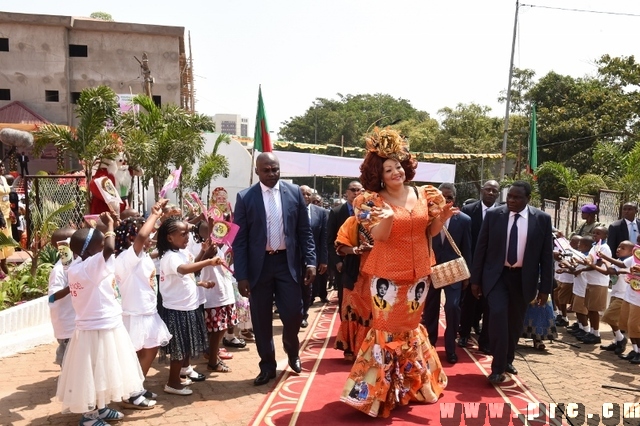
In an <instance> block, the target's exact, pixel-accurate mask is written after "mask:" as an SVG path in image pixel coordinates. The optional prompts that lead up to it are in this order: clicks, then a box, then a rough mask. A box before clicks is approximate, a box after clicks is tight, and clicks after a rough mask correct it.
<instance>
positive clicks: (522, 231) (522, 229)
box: [504, 207, 529, 268]
mask: <svg viewBox="0 0 640 426" xmlns="http://www.w3.org/2000/svg"><path fill="white" fill-rule="evenodd" d="M518 214H519V215H520V217H519V218H518V261H517V262H516V263H515V264H513V265H509V262H507V254H508V253H509V236H510V235H511V227H512V226H513V221H514V216H515V215H516V213H515V212H509V222H508V223H507V247H506V248H507V250H506V251H505V256H504V266H509V267H513V268H522V261H523V259H524V249H525V248H526V247H527V231H528V227H529V208H528V207H525V208H524V210H522V211H521V212H518Z"/></svg>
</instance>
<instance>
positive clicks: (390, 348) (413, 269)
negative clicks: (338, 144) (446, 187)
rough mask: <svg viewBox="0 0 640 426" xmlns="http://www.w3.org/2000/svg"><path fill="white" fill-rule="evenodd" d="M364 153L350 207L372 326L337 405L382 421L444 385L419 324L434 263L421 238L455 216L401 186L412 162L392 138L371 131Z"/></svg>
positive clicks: (423, 191) (424, 190)
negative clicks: (366, 245) (368, 245)
mask: <svg viewBox="0 0 640 426" xmlns="http://www.w3.org/2000/svg"><path fill="white" fill-rule="evenodd" d="M367 149H368V153H367V155H366V156H365V159H364V161H363V163H362V165H361V166H360V171H361V175H360V182H361V183H362V185H363V186H364V188H365V190H366V191H365V193H364V194H361V195H360V196H358V197H357V198H356V199H355V200H354V205H353V206H354V211H355V217H356V218H357V220H358V221H359V223H360V224H362V225H363V226H364V228H365V229H366V230H367V231H369V232H370V233H371V236H372V237H373V240H374V245H373V248H372V250H371V252H370V253H369V255H368V257H367V259H366V261H365V262H363V263H362V265H361V269H362V272H363V274H366V275H368V276H369V289H370V294H371V307H372V313H373V321H372V328H371V330H370V331H369V333H368V334H367V336H366V338H365V340H364V342H363V343H362V346H361V347H360V351H359V352H358V356H357V358H356V361H355V363H354V365H353V367H352V368H351V372H350V373H349V378H348V379H347V383H346V384H345V387H344V389H343V392H342V396H341V398H340V399H341V401H343V402H345V403H347V404H349V405H351V406H353V407H355V408H357V409H358V410H360V411H363V412H365V413H367V414H368V415H370V416H373V417H377V416H381V417H388V416H389V414H390V411H391V410H392V409H393V408H395V407H396V406H398V405H406V404H408V403H409V402H410V401H417V402H422V403H433V402H436V401H437V400H438V398H439V397H440V395H441V393H442V390H443V389H444V388H445V387H446V385H447V376H446V375H445V373H444V371H443V369H442V365H441V363H440V360H439V359H438V355H437V353H436V351H435V349H434V348H433V347H432V346H431V345H430V343H429V339H428V336H427V331H426V329H425V328H424V326H422V325H421V324H420V318H421V316H422V311H423V309H424V301H425V299H426V295H427V291H428V287H429V286H430V281H429V274H430V273H431V265H433V264H435V257H434V255H433V252H431V250H430V249H429V245H428V242H427V232H428V233H429V234H430V235H431V236H436V235H438V234H439V232H440V230H441V229H442V225H443V223H444V222H445V221H446V220H447V219H448V218H450V217H451V216H453V215H454V214H455V213H457V209H456V208H454V207H452V203H449V204H447V203H446V202H445V200H444V197H443V196H442V194H441V193H440V191H439V190H438V189H436V188H434V187H433V186H430V185H427V186H424V187H420V188H417V187H412V186H409V185H408V182H410V181H411V179H412V178H413V177H414V176H415V168H416V167H417V162H416V161H415V160H414V159H413V158H412V156H411V154H410V153H409V151H408V149H407V145H406V142H405V140H404V139H403V138H402V137H401V136H400V134H398V132H396V131H394V130H391V129H383V130H379V129H375V130H374V132H373V134H372V135H371V136H370V137H368V138H367ZM425 288H426V290H425ZM374 298H376V301H377V302H378V303H374ZM415 302H418V306H417V308H416V303H415Z"/></svg>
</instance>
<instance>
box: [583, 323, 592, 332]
mask: <svg viewBox="0 0 640 426" xmlns="http://www.w3.org/2000/svg"><path fill="white" fill-rule="evenodd" d="M583 330H584V331H585V333H591V327H590V326H588V325H585V326H584V328H583Z"/></svg>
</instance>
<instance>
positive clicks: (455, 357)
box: [447, 353, 458, 364]
mask: <svg viewBox="0 0 640 426" xmlns="http://www.w3.org/2000/svg"><path fill="white" fill-rule="evenodd" d="M447 361H448V362H449V364H455V363H456V362H458V355H456V354H455V353H450V354H447Z"/></svg>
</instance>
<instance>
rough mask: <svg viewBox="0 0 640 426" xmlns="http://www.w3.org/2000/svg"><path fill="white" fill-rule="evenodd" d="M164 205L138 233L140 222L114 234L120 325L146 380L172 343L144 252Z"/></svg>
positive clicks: (132, 221)
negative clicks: (162, 348)
mask: <svg viewBox="0 0 640 426" xmlns="http://www.w3.org/2000/svg"><path fill="white" fill-rule="evenodd" d="M166 203H167V200H160V201H159V202H157V203H156V204H155V205H154V206H153V207H152V208H151V214H150V215H149V217H148V218H147V220H146V221H145V222H144V225H142V227H141V228H140V229H139V230H138V227H139V223H140V219H139V218H130V219H127V220H125V221H124V222H122V223H121V224H120V226H118V229H117V230H116V254H117V257H116V262H115V273H116V282H117V283H118V287H119V289H120V295H121V298H122V321H123V323H124V326H125V328H126V329H127V331H128V332H129V336H130V337H131V342H132V343H133V347H134V348H135V350H136V353H137V354H138V360H139V361H140V367H141V368H142V374H144V376H145V377H147V373H148V372H149V368H151V364H152V363H153V360H154V359H155V358H156V355H157V354H158V348H159V347H160V346H166V345H167V344H168V343H169V341H170V340H171V333H169V330H168V329H167V326H166V325H165V323H164V321H162V319H161V318H160V315H158V309H157V300H156V298H157V296H156V268H155V265H154V262H153V260H151V257H150V256H149V254H148V253H147V251H146V250H147V249H148V248H149V247H150V245H151V238H150V235H151V232H152V231H154V226H155V223H156V220H157V219H158V218H159V217H160V215H162V208H163V207H164V205H165V204H166ZM143 396H144V397H146V398H147V399H155V397H157V395H156V394H154V393H152V392H148V391H145V393H144V394H143ZM138 404H145V401H144V400H140V401H139V402H138Z"/></svg>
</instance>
